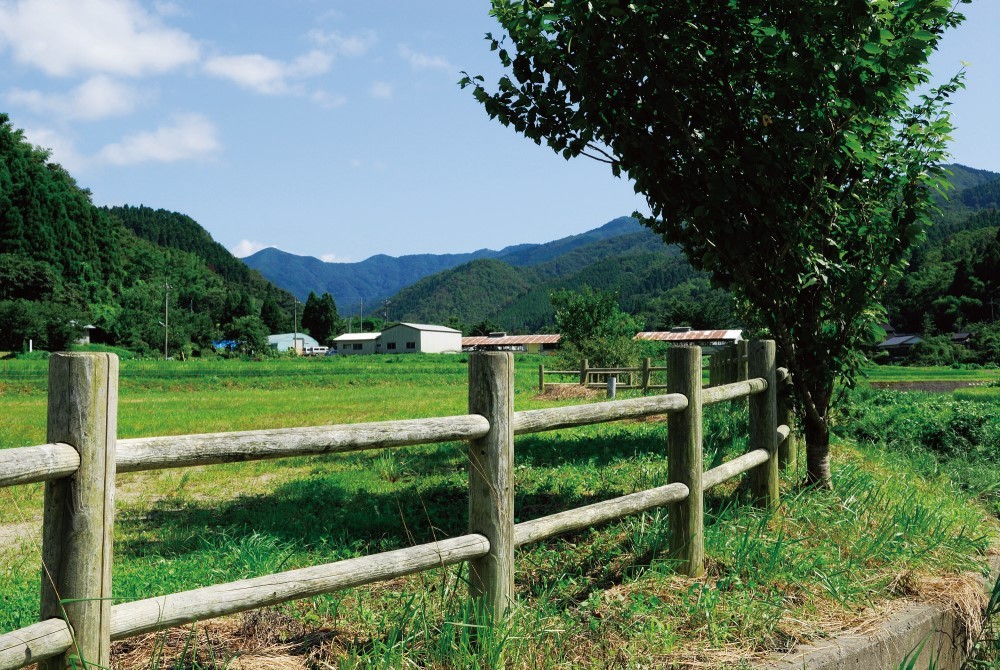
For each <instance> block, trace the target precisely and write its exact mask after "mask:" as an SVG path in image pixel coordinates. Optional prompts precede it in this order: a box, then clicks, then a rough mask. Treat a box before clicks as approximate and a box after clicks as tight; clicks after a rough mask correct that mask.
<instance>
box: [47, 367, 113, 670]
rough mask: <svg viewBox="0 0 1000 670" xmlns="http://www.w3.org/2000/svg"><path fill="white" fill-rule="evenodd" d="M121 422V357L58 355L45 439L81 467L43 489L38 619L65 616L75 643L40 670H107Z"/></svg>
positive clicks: (51, 370)
mask: <svg viewBox="0 0 1000 670" xmlns="http://www.w3.org/2000/svg"><path fill="white" fill-rule="evenodd" d="M117 422H118V357H117V356H115V355H114V354H70V353H58V354H53V355H52V356H51V357H50V358H49V406H48V435H47V438H46V439H47V440H48V442H49V443H56V442H63V443H66V444H69V445H71V446H73V447H75V448H76V450H77V451H78V452H79V453H80V468H79V470H77V471H76V472H75V473H74V474H72V475H70V476H69V477H66V478H64V479H59V480H55V481H50V482H47V483H46V484H45V508H44V513H43V528H42V532H43V540H42V593H41V618H42V620H43V621H44V620H46V619H51V618H63V616H64V615H65V619H66V620H67V621H68V622H69V625H70V629H71V630H72V631H73V641H74V644H73V646H72V647H70V649H69V650H68V651H67V652H66V653H65V654H63V655H61V656H58V657H55V658H52V659H49V660H47V661H43V662H42V663H40V664H39V667H40V668H42V669H43V670H63V669H64V668H66V667H70V666H71V665H73V664H75V666H76V667H86V668H89V667H93V668H98V667H104V668H107V667H110V661H111V537H112V532H113V530H114V512H115V510H114V504H115V496H114V490H115V433H116V430H117ZM72 657H76V659H74V660H71V658H72Z"/></svg>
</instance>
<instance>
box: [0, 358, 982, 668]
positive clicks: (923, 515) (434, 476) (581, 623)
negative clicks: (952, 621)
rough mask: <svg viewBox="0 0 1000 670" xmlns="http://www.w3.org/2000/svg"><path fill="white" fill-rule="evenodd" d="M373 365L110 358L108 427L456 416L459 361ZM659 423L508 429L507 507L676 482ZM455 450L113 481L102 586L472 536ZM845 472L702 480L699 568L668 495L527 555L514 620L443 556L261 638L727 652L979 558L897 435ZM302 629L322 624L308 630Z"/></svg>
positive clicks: (513, 652)
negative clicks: (143, 364) (691, 571)
mask: <svg viewBox="0 0 1000 670" xmlns="http://www.w3.org/2000/svg"><path fill="white" fill-rule="evenodd" d="M398 358H400V359H402V358H403V357H398ZM387 360H388V359H387ZM372 361H373V362H371V363H366V364H367V365H370V366H371V367H369V368H367V369H366V370H365V371H363V372H358V370H359V368H357V367H351V366H348V365H347V363H348V362H351V364H352V365H357V363H354V362H352V361H344V360H343V359H339V362H334V361H331V362H329V363H327V361H322V362H312V361H310V362H307V363H305V364H303V363H302V362H294V364H295V365H299V366H302V367H301V368H294V369H298V370H303V371H305V370H308V371H309V372H308V373H305V372H304V373H303V374H300V375H296V374H293V373H287V374H286V373H281V374H275V375H274V376H273V378H267V377H263V378H262V377H259V376H256V375H243V374H239V373H240V372H242V371H243V368H242V367H241V366H243V365H249V364H239V365H237V366H234V367H233V368H232V370H233V371H234V374H233V375H231V376H226V375H224V374H221V373H219V371H218V370H216V371H215V372H214V373H213V375H212V376H214V377H216V379H212V378H211V377H209V378H205V379H200V380H198V381H185V380H183V379H181V380H178V379H176V378H173V377H171V378H169V379H167V377H169V376H170V375H168V374H163V375H161V374H159V373H158V372H157V370H156V369H155V366H151V369H148V370H146V369H144V370H140V369H139V368H132V369H131V370H130V369H129V368H128V367H127V366H126V365H125V364H123V372H122V394H121V395H122V406H121V411H120V413H119V425H120V431H119V432H120V434H121V435H122V436H140V435H153V434H177V433H186V432H212V431H219V430H235V429H250V428H263V427H274V426H295V425H311V424H323V423H339V422H349V421H362V420H377V419H389V418H408V417H415V416H428V415H440V414H454V413H463V412H464V411H465V402H466V400H465V393H466V391H465V384H466V381H465V363H464V361H463V360H462V359H461V358H460V357H408V358H406V359H405V360H399V361H398V362H394V363H388V362H384V361H380V360H378V358H373V359H372ZM411 363H412V367H411ZM161 365H171V364H161ZM172 365H177V364H176V363H174V364H172ZM307 366H310V367H307ZM312 366H315V367H312ZM313 370H323V371H325V372H326V374H320V373H315V372H313ZM536 382H537V361H535V360H532V359H530V358H526V359H519V362H518V371H517V374H516V376H515V383H516V399H515V404H516V407H517V408H518V409H525V408H530V407H540V406H551V404H552V402H551V401H549V400H542V399H537V398H536V397H535V395H536V393H537V391H536V390H535V389H534V384H535V383H536ZM20 384H22V382H20V381H18V382H15V383H14V384H13V385H14V386H15V387H16V388H13V389H10V388H8V389H6V390H5V391H4V394H3V396H2V397H0V406H2V407H3V409H4V411H3V412H2V413H0V417H3V418H2V419H0V420H3V421H6V420H7V419H8V417H11V416H12V415H13V416H14V417H15V419H14V420H11V421H10V422H9V423H8V424H5V425H4V426H3V427H2V428H0V439H2V440H4V442H3V443H2V446H5V447H10V446H19V445H21V444H33V443H38V442H41V441H43V440H44V388H43V387H41V388H34V389H31V388H27V389H26V388H25V387H23V386H19V385H20ZM258 385H260V386H263V387H265V388H259V387H258ZM8 410H10V411H8ZM707 414H708V418H707V421H708V423H707V426H706V430H705V437H706V451H707V453H706V464H707V465H708V466H709V467H711V465H713V464H715V463H718V462H721V461H722V460H723V459H725V458H728V457H731V456H732V455H733V454H736V453H740V452H741V451H743V450H744V449H745V434H746V413H745V411H742V412H741V411H729V410H728V409H727V408H722V407H712V408H709V409H708V412H707ZM8 429H9V430H10V431H11V432H15V433H16V434H17V436H18V437H15V438H11V437H10V436H9V435H8ZM17 431H20V432H17ZM665 439H666V424H665V422H663V421H659V420H650V421H638V422H625V423H620V424H607V425H602V426H593V427H586V428H579V429H573V430H560V431H555V432H553V433H546V434H538V435H531V436H524V437H522V438H518V440H517V443H516V461H515V464H516V473H515V477H516V481H517V487H516V500H515V505H516V513H517V515H518V520H525V519H529V518H535V517H538V516H542V515H545V514H550V513H553V512H556V511H560V510H563V509H568V508H571V507H576V506H579V505H583V504H588V503H590V502H594V501H597V500H601V499H606V498H609V497H613V496H616V495H622V494H625V493H631V492H633V491H637V490H642V489H645V488H649V487H652V486H657V485H660V484H663V483H666V477H667V470H666V461H665V459H664V444H665ZM462 447H463V445H461V444H455V443H450V444H443V445H433V446H424V447H411V448H405V449H399V450H394V451H385V452H365V453H358V454H350V455H340V456H331V457H315V458H296V459H287V460H282V461H264V462H256V463H245V464H229V465H218V466H210V467H204V468H190V469H185V470H173V471H162V472H157V473H143V474H135V475H123V476H121V477H119V506H118V520H117V527H116V538H115V541H116V545H115V575H114V594H115V597H116V598H118V599H121V600H132V599H136V598H140V597H147V596H149V595H153V594H159V593H169V592H174V591H179V590H183V589H189V588H195V587H197V586H202V585H207V584H212V583H218V582H223V581H230V580H233V579H238V578H242V577H248V576H254V575H260V574H267V573H271V572H275V571H279V570H285V569H291V568H295V567H303V566H306V565H312V564H316V563H323V562H329V561H334V560H339V559H342V558H348V557H353V556H358V555H364V554H368V553H373V552H377V551H384V550H388V549H394V548H398V547H403V546H409V545H411V544H414V543H419V542H426V541H431V540H433V539H435V538H440V537H445V536H452V535H457V534H461V533H463V532H464V530H465V515H466V505H467V500H466V486H467V477H466V471H465V468H466V460H465V457H464V454H463V451H462ZM834 467H835V477H836V481H837V486H836V487H835V489H834V490H833V491H812V490H801V489H797V488H796V486H795V482H797V481H798V480H799V479H800V475H799V474H796V473H791V474H790V475H789V476H788V477H787V478H786V479H785V480H784V481H783V487H784V491H785V494H784V498H783V504H782V507H781V508H780V509H779V510H778V511H777V512H775V513H763V512H761V511H760V510H757V509H755V508H752V507H750V506H748V505H746V504H745V503H744V498H743V495H742V491H741V489H740V488H739V486H738V484H737V483H735V482H734V483H731V484H727V485H724V486H723V487H720V490H717V491H713V492H711V494H710V495H709V497H708V501H707V527H706V545H707V550H708V556H709V574H708V576H707V577H706V578H704V579H699V580H691V579H687V578H684V577H681V576H679V575H678V574H677V573H676V571H675V570H674V566H673V565H672V563H671V561H670V557H669V555H668V553H667V552H666V545H667V537H668V536H667V516H666V513H665V512H659V513H653V514H646V515H641V516H637V517H633V518H630V519H626V520H623V521H621V522H619V523H615V524H610V525H608V526H605V527H603V528H600V529H594V530H588V531H584V532H581V533H576V534H572V535H567V536H564V537H561V538H559V539H557V540H553V541H551V542H546V543H543V544H540V545H536V546H532V547H528V548H525V549H524V550H523V551H520V552H518V557H517V584H518V587H517V588H518V591H517V599H516V602H515V604H514V607H513V615H512V617H511V618H510V620H509V621H508V622H506V623H505V624H504V625H503V626H499V627H496V628H492V629H486V628H482V627H480V626H479V624H480V623H481V622H480V619H479V618H478V616H477V613H476V612H475V611H472V610H470V609H469V607H468V604H467V603H466V600H465V588H464V584H463V580H464V572H463V571H462V569H461V568H453V569H447V570H444V569H442V570H436V571H431V572H428V573H423V574H421V575H416V576H413V577H409V578H406V579H401V580H395V581H393V582H391V583H388V584H381V585H373V586H369V587H363V588H359V589H354V590H352V591H348V592H345V593H339V594H332V595H329V596H325V597H321V598H315V599H310V600H307V601H300V602H296V603H289V604H286V605H284V606H282V607H280V608H277V609H276V610H273V611H272V613H271V614H269V615H267V616H272V617H273V619H272V620H270V621H271V622H272V623H271V624H268V625H267V626H265V628H268V629H269V632H268V633H267V634H268V635H270V636H271V637H270V638H268V639H270V640H271V641H272V642H273V643H274V644H275V645H279V644H287V643H289V641H290V640H292V641H295V642H296V644H298V647H297V649H299V652H301V653H303V654H307V655H308V654H311V655H313V657H314V658H315V659H316V663H315V665H316V667H325V666H324V665H322V664H323V663H325V664H327V665H330V666H332V667H413V666H414V665H416V666H419V667H448V668H466V667H502V666H508V667H532V668H534V667H543V668H544V667H583V668H588V667H592V668H598V667H639V666H640V665H642V666H643V667H649V666H650V665H652V666H658V665H659V666H669V665H670V664H674V665H675V666H676V667H685V665H687V666H692V665H698V666H712V665H715V666H718V667H737V666H739V665H740V664H741V663H746V662H749V661H750V660H752V659H754V658H758V657H760V656H762V655H763V654H765V653H767V652H768V651H770V650H775V649H778V650H780V649H784V648H787V647H789V646H790V645H792V644H793V643H795V642H796V641H806V640H812V639H816V638H818V637H823V636H826V635H829V634H832V633H834V632H836V631H837V630H839V629H840V628H842V627H843V626H844V625H845V624H849V623H856V622H857V621H859V620H862V619H864V618H866V617H875V616H877V613H878V608H879V606H880V605H879V604H880V603H882V602H884V601H885V600H887V599H891V598H894V597H898V596H913V595H918V594H919V593H921V589H923V588H924V586H922V584H923V582H922V577H921V576H922V575H925V574H930V573H942V572H943V573H944V574H946V575H954V574H957V573H958V572H960V571H962V570H967V569H979V568H980V567H981V565H982V557H983V554H984V553H985V552H986V551H987V550H988V547H989V546H990V543H991V542H992V540H993V538H994V537H995V534H996V532H995V526H994V524H991V523H990V522H989V520H988V519H987V518H986V516H985V515H984V513H983V512H982V511H981V510H980V509H979V508H978V507H977V506H976V505H974V504H969V503H968V502H967V498H966V497H965V496H963V495H960V494H958V493H957V491H956V488H955V486H954V485H953V484H952V483H951V481H950V480H949V479H947V478H944V477H941V476H940V475H936V474H934V473H933V472H930V471H924V472H923V475H921V474H918V473H917V472H916V471H915V469H914V467H913V465H912V464H911V456H910V455H909V454H905V453H904V452H903V451H901V450H894V449H888V450H885V449H870V448H865V449H859V448H856V447H854V446H852V443H850V442H842V443H841V444H839V445H838V446H837V459H836V462H835V466H834ZM39 490H40V487H19V488H18V489H12V490H11V489H8V490H6V491H7V492H3V491H0V499H4V500H5V503H4V504H3V505H0V516H2V517H3V521H4V522H10V521H15V520H17V519H19V518H21V516H25V517H27V518H34V517H36V516H37V512H38V508H39V501H38V491H39ZM11 494H14V495H17V496H20V497H18V498H12V497H10V495H11ZM11 501H16V505H15V504H7V503H8V502H11ZM0 551H2V550H0ZM38 565H39V558H38V547H37V542H34V541H28V542H26V543H25V544H24V546H22V547H20V548H18V549H17V550H14V551H11V550H10V549H8V551H7V552H4V553H3V561H2V563H0V566H2V567H0V571H2V574H0V599H2V600H0V602H2V603H3V606H2V607H0V630H10V629H12V628H16V627H19V626H22V625H26V624H27V623H30V622H32V621H33V620H34V618H35V617H36V616H37V593H38ZM258 616H259V615H258ZM241 621H243V623H241V624H240V626H243V625H244V624H245V622H246V621H247V619H244V620H241ZM302 625H304V626H307V627H308V628H309V629H310V630H312V631H320V634H318V635H317V634H315V633H310V634H300V633H299V632H298V631H299V628H298V627H299V626H302ZM310 636H311V637H310ZM204 646H205V645H202V647H204ZM225 651H227V650H223V649H217V650H215V651H212V649H211V647H210V646H209V647H208V649H207V650H204V651H202V652H199V653H203V654H206V655H203V656H201V657H199V658H200V659H201V660H196V661H191V660H190V659H189V660H187V661H185V663H184V664H183V665H184V667H192V665H195V664H201V665H202V666H211V667H222V665H223V663H222V662H220V663H219V664H218V666H213V665H212V661H211V656H212V655H213V654H215V653H217V652H218V653H219V654H223V655H224V653H223V652H225ZM229 651H233V650H229ZM244 651H245V650H244ZM193 657H194V654H193V653H192V658H193Z"/></svg>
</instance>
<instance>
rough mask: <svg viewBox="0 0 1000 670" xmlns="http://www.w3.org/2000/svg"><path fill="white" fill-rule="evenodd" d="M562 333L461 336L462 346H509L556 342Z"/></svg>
mask: <svg viewBox="0 0 1000 670" xmlns="http://www.w3.org/2000/svg"><path fill="white" fill-rule="evenodd" d="M561 338H562V335H504V336H503V337H463V338H462V346H463V347H482V346H486V345H490V346H497V347H509V346H516V345H521V344H558V343H559V340H560V339H561Z"/></svg>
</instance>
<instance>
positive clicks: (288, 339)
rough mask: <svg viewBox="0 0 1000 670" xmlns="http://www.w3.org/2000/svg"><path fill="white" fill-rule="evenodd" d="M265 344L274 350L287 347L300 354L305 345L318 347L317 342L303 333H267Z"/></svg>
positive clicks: (281, 349)
mask: <svg viewBox="0 0 1000 670" xmlns="http://www.w3.org/2000/svg"><path fill="white" fill-rule="evenodd" d="M267 344H268V345H269V346H270V347H271V348H272V349H275V350H276V351H288V350H289V349H294V350H295V352H296V353H299V354H301V353H302V350H303V349H304V348H306V347H318V346H319V342H317V341H316V340H315V338H312V337H310V336H308V335H306V334H305V333H279V334H277V335H268V336H267Z"/></svg>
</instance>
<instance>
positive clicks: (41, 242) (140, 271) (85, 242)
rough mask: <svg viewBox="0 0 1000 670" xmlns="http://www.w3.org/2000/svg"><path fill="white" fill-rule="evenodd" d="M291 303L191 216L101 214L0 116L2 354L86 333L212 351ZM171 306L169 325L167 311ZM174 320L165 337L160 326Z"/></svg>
mask: <svg viewBox="0 0 1000 670" xmlns="http://www.w3.org/2000/svg"><path fill="white" fill-rule="evenodd" d="M269 302H270V303H271V305H272V307H274V309H271V310H270V311H269V313H270V315H271V316H270V318H271V321H272V324H276V325H281V322H282V320H283V319H284V315H282V313H281V308H280V307H278V305H279V304H282V303H283V304H284V305H287V306H288V314H287V321H288V324H289V326H290V325H291V313H290V312H291V310H290V306H291V302H292V298H291V296H290V295H288V294H287V293H284V292H282V291H280V290H279V289H277V288H276V287H275V286H274V285H273V284H271V283H270V282H267V281H266V280H265V279H264V278H263V277H261V276H260V275H259V274H257V273H256V272H253V271H252V270H249V269H248V268H246V266H244V265H243V264H242V263H240V262H239V261H238V260H236V259H234V258H233V257H232V256H231V255H230V254H229V253H228V252H227V251H226V250H225V249H224V248H223V247H221V246H220V245H218V244H217V243H215V242H214V240H212V238H211V236H210V235H209V234H208V233H207V232H206V231H205V230H204V229H203V228H202V227H201V226H199V225H198V224H197V223H196V222H195V221H193V220H192V219H190V218H189V217H186V216H184V215H182V214H177V213H175V212H167V211H165V210H152V209H150V208H147V207H128V206H126V207H116V208H110V209H108V208H100V207H96V206H94V204H93V202H92V201H91V197H90V193H89V192H88V191H86V190H85V189H82V188H80V187H79V186H78V185H77V184H76V181H75V180H74V179H73V178H72V176H70V174H69V173H68V172H67V171H66V170H65V169H63V168H62V167H61V166H59V165H58V164H55V163H52V162H50V161H49V153H48V152H47V151H45V150H43V149H39V148H37V147H34V146H33V145H31V143H29V142H28V141H27V140H26V139H25V138H24V135H23V133H22V131H20V130H18V129H16V128H14V127H13V126H12V125H11V124H10V121H9V119H8V117H7V116H5V115H3V114H0V324H2V327H0V350H5V351H19V350H22V349H26V348H27V344H28V342H29V340H30V341H31V342H32V343H33V345H34V346H35V347H36V348H41V349H48V350H58V349H62V348H65V347H66V346H68V345H69V344H70V343H71V342H72V341H73V340H74V339H76V338H77V337H79V336H80V335H81V334H82V333H81V331H82V326H84V325H87V324H90V325H93V326H95V327H96V328H95V329H94V330H93V332H92V333H91V336H92V337H93V338H94V339H95V340H97V341H100V342H102V343H105V344H111V345H118V346H122V347H127V348H129V349H133V350H136V351H140V352H147V353H152V352H157V351H162V349H163V346H164V339H165V336H166V339H167V346H168V347H169V349H170V351H171V352H174V353H176V352H177V351H178V350H180V351H182V352H185V355H187V354H194V353H196V352H199V353H200V352H201V351H202V350H208V349H210V348H211V346H212V340H213V339H214V338H217V337H218V336H219V335H221V334H223V333H224V332H225V331H226V329H227V328H229V326H231V325H232V324H233V323H240V324H242V326H244V327H252V328H257V330H258V331H259V330H260V328H258V326H260V327H262V324H260V317H259V316H258V315H259V314H260V312H261V310H262V308H263V307H264V306H265V305H266V304H268V303H269ZM168 310H169V321H168V315H167V312H168ZM161 321H163V322H165V323H166V322H169V330H166V329H165V327H164V326H163V325H162V324H161Z"/></svg>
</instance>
